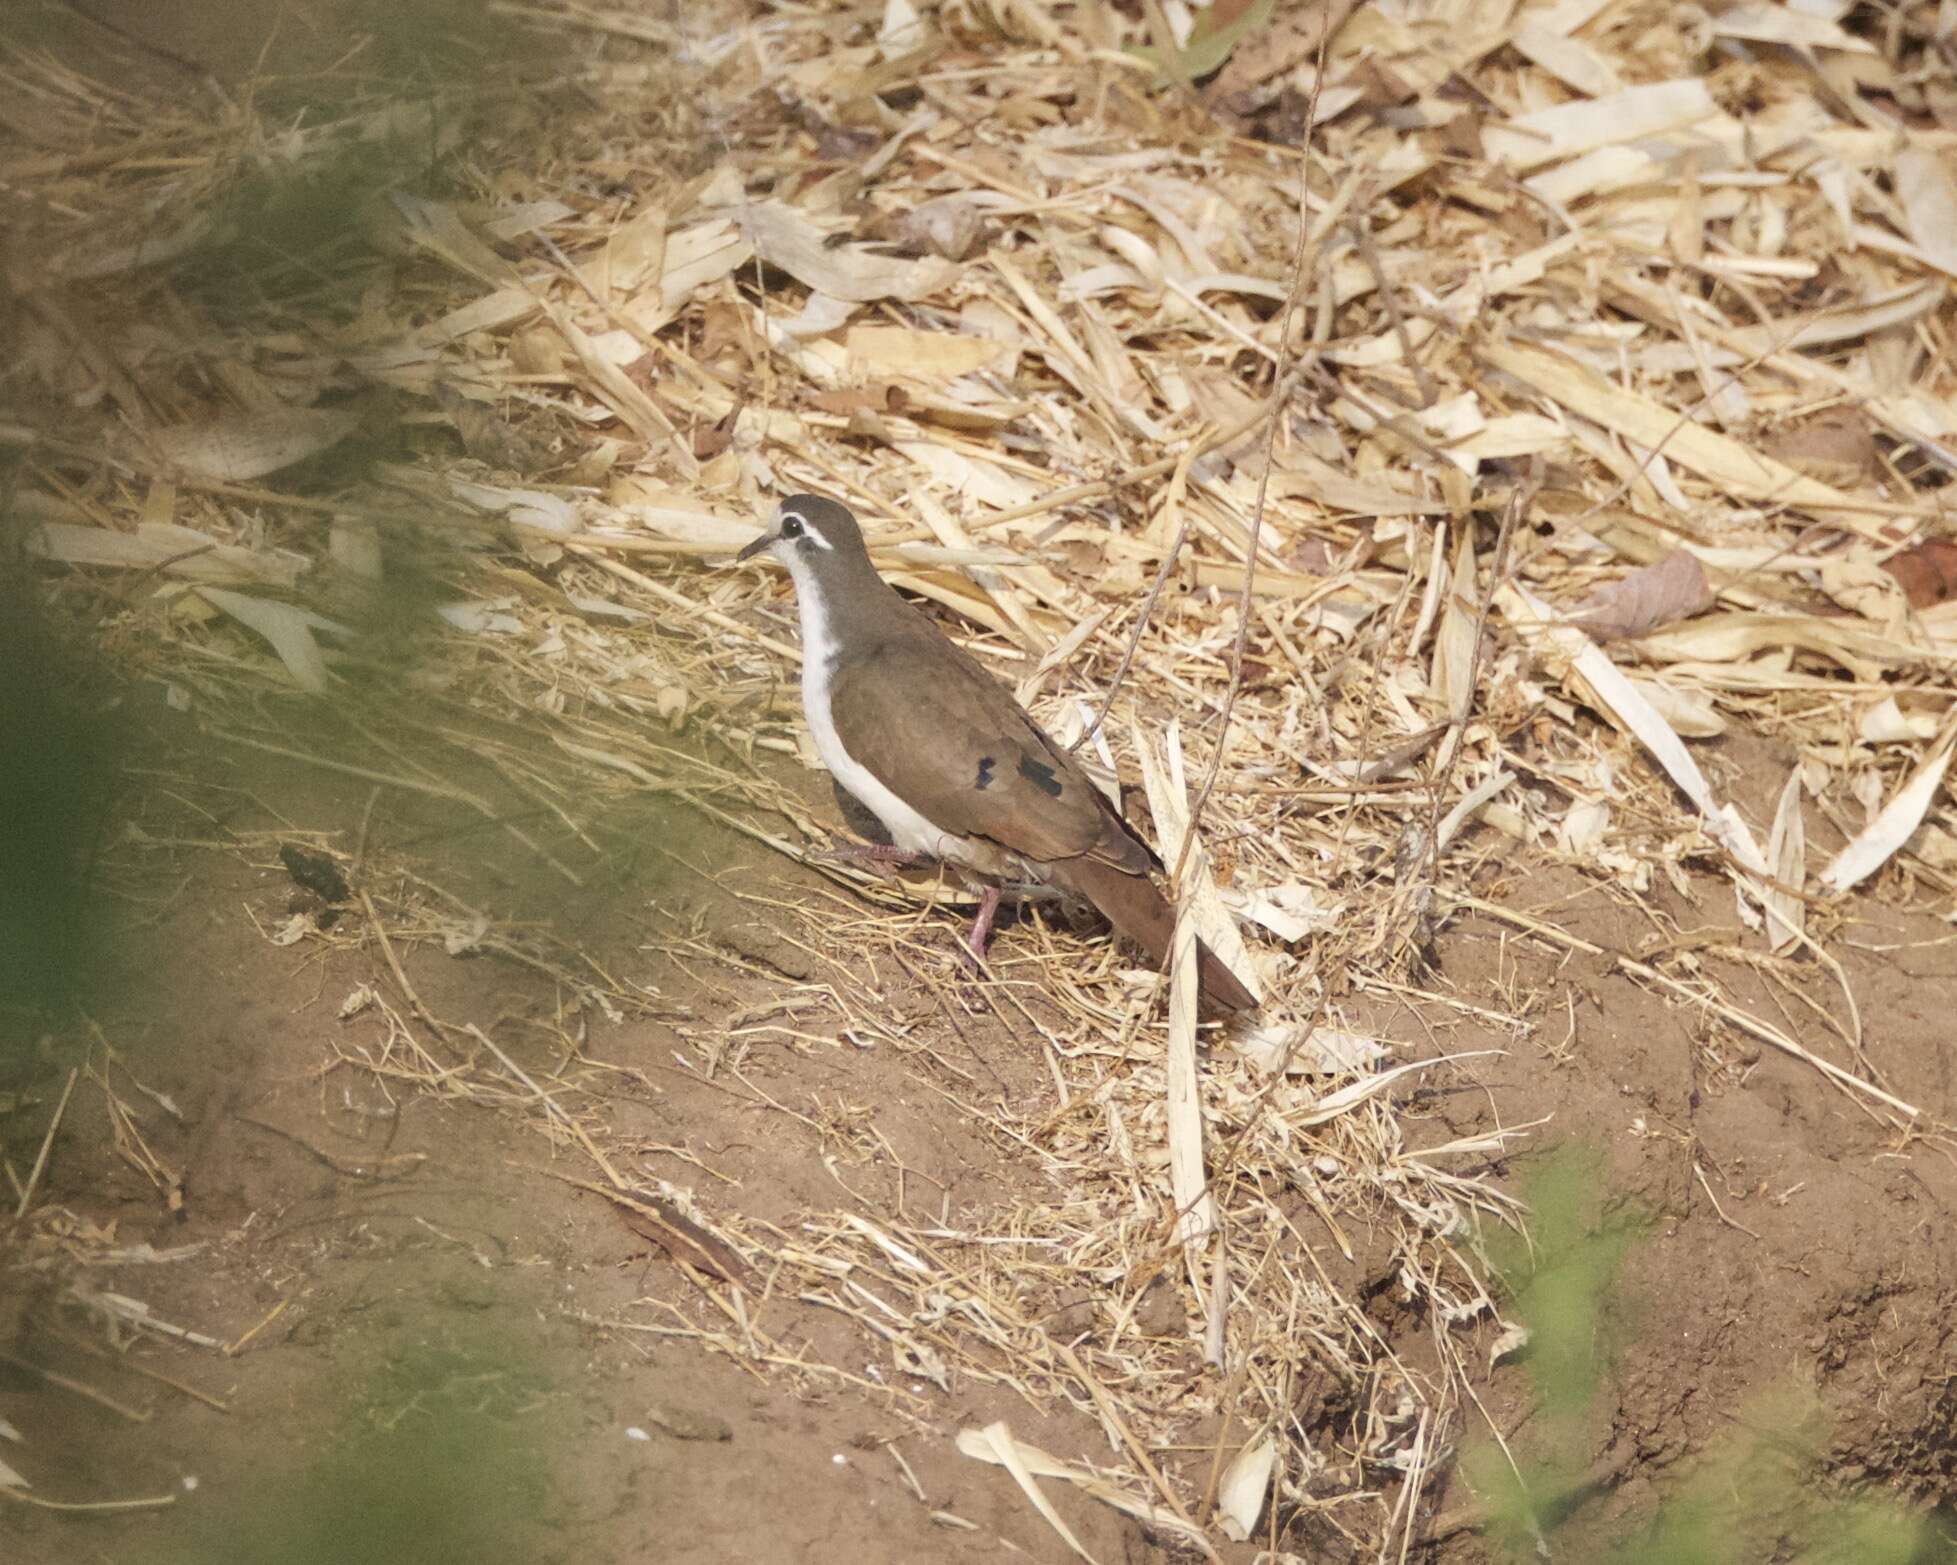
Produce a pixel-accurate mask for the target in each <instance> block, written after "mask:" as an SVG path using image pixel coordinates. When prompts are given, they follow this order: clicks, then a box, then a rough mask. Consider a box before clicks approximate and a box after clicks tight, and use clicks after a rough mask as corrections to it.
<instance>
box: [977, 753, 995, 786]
mask: <svg viewBox="0 0 1957 1565" xmlns="http://www.w3.org/2000/svg"><path fill="white" fill-rule="evenodd" d="M991 785H992V757H991V756H989V755H981V756H980V757H979V769H978V780H977V781H976V782H974V783H973V784H972V786H973V787H974V788H978V789H985V788H989V787H991Z"/></svg>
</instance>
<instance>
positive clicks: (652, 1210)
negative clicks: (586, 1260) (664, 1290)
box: [578, 1181, 748, 1284]
mask: <svg viewBox="0 0 1957 1565" xmlns="http://www.w3.org/2000/svg"><path fill="white" fill-rule="evenodd" d="M578 1186H579V1188H580V1189H583V1190H590V1191H593V1192H595V1193H596V1194H598V1195H602V1196H603V1197H605V1199H606V1200H608V1201H610V1202H611V1203H612V1205H613V1206H615V1207H617V1208H618V1215H619V1217H620V1218H621V1219H622V1220H623V1221H624V1223H625V1226H626V1227H627V1228H630V1229H631V1230H632V1231H633V1232H634V1233H635V1234H637V1235H639V1237H640V1238H642V1239H649V1240H651V1241H652V1242H653V1243H654V1244H656V1245H658V1246H659V1248H660V1249H662V1250H664V1251H665V1252H666V1253H667V1254H668V1255H670V1256H671V1257H672V1258H673V1259H674V1260H676V1261H684V1262H685V1263H686V1264H687V1265H688V1266H691V1267H692V1268H693V1269H694V1270H695V1271H700V1272H705V1273H706V1274H707V1275H708V1276H709V1277H718V1278H719V1279H720V1280H721V1281H722V1282H731V1283H741V1284H745V1283H746V1281H747V1277H748V1269H747V1264H746V1263H745V1262H744V1261H743V1260H742V1259H741V1258H740V1257H739V1256H738V1255H736V1254H735V1253H734V1252H733V1250H732V1249H731V1248H729V1247H728V1246H727V1245H726V1244H725V1243H723V1242H722V1241H721V1240H719V1239H716V1238H715V1237H714V1236H713V1235H712V1234H710V1233H708V1232H707V1231H706V1229H704V1228H702V1227H701V1226H700V1225H699V1224H698V1223H696V1222H694V1221H693V1219H692V1218H690V1217H688V1216H686V1214H685V1213H683V1212H681V1211H680V1209H679V1208H678V1207H677V1206H676V1205H674V1203H673V1202H671V1201H668V1200H667V1199H666V1198H665V1197H664V1196H660V1195H655V1194H653V1193H652V1192H651V1191H649V1190H634V1191H630V1192H627V1191H623V1190H607V1189H604V1188H602V1187H600V1186H598V1185H592V1184H585V1183H584V1182H583V1181H579V1182H578Z"/></svg>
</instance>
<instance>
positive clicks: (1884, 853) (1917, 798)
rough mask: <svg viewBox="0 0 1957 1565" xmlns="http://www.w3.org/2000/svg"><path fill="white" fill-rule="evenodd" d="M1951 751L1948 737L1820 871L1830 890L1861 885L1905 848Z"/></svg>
mask: <svg viewBox="0 0 1957 1565" xmlns="http://www.w3.org/2000/svg"><path fill="white" fill-rule="evenodd" d="M1951 754H1952V742H1951V740H1949V739H1946V740H1945V741H1944V742H1943V744H1942V745H1940V746H1939V747H1938V748H1937V751H1936V753H1935V754H1933V755H1932V756H1931V757H1930V758H1929V759H1928V760H1927V761H1925V762H1924V763H1923V764H1922V765H1921V766H1919V767H1918V768H1917V769H1916V774H1915V775H1914V776H1913V777H1911V778H1910V780H1909V781H1908V782H1906V783H1905V784H1903V786H1902V787H1901V788H1900V789H1898V790H1897V793H1896V796H1895V798H1893V799H1891V800H1890V801H1889V802H1888V803H1887V804H1885V805H1884V806H1883V807H1882V810H1881V811H1880V813H1878V814H1877V816H1876V818H1875V819H1874V820H1872V821H1870V822H1869V824H1868V825H1867V826H1865V827H1863V829H1862V830H1861V831H1859V832H1857V833H1856V835H1855V840H1854V841H1853V842H1851V843H1849V845H1848V846H1847V847H1845V848H1843V849H1842V850H1841V852H1840V853H1839V854H1837V855H1836V856H1835V861H1834V863H1832V864H1830V865H1829V866H1828V867H1827V868H1826V869H1825V870H1823V871H1822V872H1821V883H1822V884H1823V885H1824V886H1826V887H1827V888H1828V889H1829V890H1830V891H1847V890H1849V889H1850V888H1852V887H1854V886H1859V885H1860V884H1861V883H1862V882H1863V881H1865V880H1867V879H1868V878H1869V876H1871V875H1873V874H1874V873H1875V872H1876V871H1877V870H1879V869H1881V868H1882V866H1883V865H1885V864H1887V863H1888V862H1889V860H1890V859H1891V858H1893V857H1894V856H1895V855H1896V854H1897V853H1899V852H1901V851H1902V848H1903V845H1904V844H1905V843H1907V842H1908V841H1909V839H1910V837H1911V836H1912V835H1914V833H1915V831H1916V828H1917V827H1918V826H1920V825H1922V824H1923V817H1924V816H1925V815H1926V814H1928V813H1929V809H1930V804H1931V801H1932V800H1934V799H1935V798H1936V796H1937V787H1938V785H1939V784H1940V783H1942V781H1943V774H1944V773H1945V772H1947V771H1948V770H1949V769H1950V757H1951Z"/></svg>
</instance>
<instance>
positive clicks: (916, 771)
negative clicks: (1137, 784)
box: [829, 622, 1151, 872]
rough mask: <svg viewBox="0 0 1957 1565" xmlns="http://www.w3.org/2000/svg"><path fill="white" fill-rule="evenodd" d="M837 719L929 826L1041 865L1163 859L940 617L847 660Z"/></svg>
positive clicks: (862, 756)
mask: <svg viewBox="0 0 1957 1565" xmlns="http://www.w3.org/2000/svg"><path fill="white" fill-rule="evenodd" d="M829 702H830V715H831V717H832V719H833V720H834V722H835V724H836V731H837V733H838V735H839V736H840V737H841V738H842V741H843V744H844V745H845V746H846V747H847V749H848V750H849V753H850V755H851V756H852V757H853V758H854V759H855V760H856V761H858V762H859V763H861V764H862V765H863V766H865V767H867V768H868V769H869V771H870V772H871V773H872V774H873V775H874V776H875V777H876V779H877V780H878V781H879V782H881V783H882V784H883V785H884V786H885V787H886V788H888V789H889V790H890V791H891V792H892V793H894V794H896V795H897V796H898V797H899V798H900V799H903V800H905V801H906V802H907V803H909V804H910V805H911V806H912V807H913V808H914V809H916V810H917V811H918V813H919V814H921V815H923V816H924V817H925V818H926V819H927V820H930V821H932V822H933V823H934V824H936V825H938V826H941V827H943V828H944V829H945V830H946V831H950V832H956V833H957V834H958V835H960V836H965V837H984V838H986V839H988V840H989V841H992V842H995V843H997V844H998V845H999V846H1000V847H1002V848H1004V849H1006V850H1007V851H1008V852H1010V853H1014V854H1017V855H1018V856H1020V857H1021V858H1025V859H1029V860H1032V861H1035V862H1038V863H1049V862H1051V861H1053V860H1055V859H1071V858H1079V857H1081V856H1082V855H1086V854H1092V855H1093V856H1094V857H1096V858H1099V859H1105V860H1107V861H1109V862H1111V863H1115V864H1119V865H1121V866H1122V867H1123V868H1127V869H1132V870H1134V871H1136V872H1145V871H1146V870H1147V869H1148V868H1149V865H1150V862H1151V855H1150V854H1149V851H1148V849H1147V848H1146V847H1144V846H1143V844H1142V843H1141V841H1140V840H1139V839H1138V838H1136V837H1135V836H1134V835H1133V833H1132V832H1130V831H1129V830H1128V827H1127V823H1126V822H1124V821H1123V820H1122V819H1121V818H1120V816H1118V815H1117V814H1115V812H1114V811H1113V810H1112V809H1111V808H1110V807H1109V805H1108V803H1107V801H1106V799H1104V798H1103V797H1102V795H1101V793H1100V790H1099V789H1097V788H1096V787H1095V786H1094V785H1093V783H1091V782H1089V781H1088V779H1087V775H1086V773H1084V772H1083V771H1082V770H1081V769H1080V767H1079V766H1078V765H1077V764H1076V763H1075V762H1074V760H1073V759H1072V758H1071V757H1070V756H1068V755H1067V753H1066V752H1065V751H1064V750H1062V749H1061V748H1060V747H1059V746H1058V745H1056V744H1054V743H1053V742H1052V741H1051V740H1050V739H1048V738H1047V736H1046V735H1045V734H1044V733H1042V732H1041V731H1040V729H1039V727H1038V725H1037V724H1035V723H1034V722H1033V720H1032V719H1031V718H1030V717H1028V716H1027V715H1026V713H1025V711H1024V710H1023V709H1022V708H1021V707H1020V705H1019V703H1018V702H1017V701H1015V700H1014V699H1013V698H1012V692H1011V691H1009V690H1007V689H1006V687H1005V686H1003V685H1001V684H1000V683H999V682H998V681H997V680H995V679H993V678H992V676H991V675H989V674H987V673H986V672H985V670H984V669H982V668H980V667H979V666H978V665H977V664H976V663H974V662H972V661H971V659H970V658H968V657H967V656H966V655H965V654H964V653H963V652H962V651H960V650H959V649H958V648H957V647H955V646H953V645H952V644H951V643H950V642H948V641H946V640H945V639H944V638H943V637H942V636H941V635H940V634H939V633H938V631H937V630H936V628H935V627H933V626H930V625H929V624H928V622H925V623H923V624H922V625H921V629H920V630H918V631H916V632H911V633H908V634H898V635H894V636H892V637H890V638H888V639H886V640H883V641H881V642H880V643H878V644H877V645H875V646H871V647H867V648H864V649H863V650H862V651H861V652H860V653H858V654H856V655H854V656H851V657H847V658H845V659H844V660H843V661H842V662H841V663H840V664H839V665H838V666H837V668H836V670H835V673H834V675H833V676H832V683H831V685H830V695H829Z"/></svg>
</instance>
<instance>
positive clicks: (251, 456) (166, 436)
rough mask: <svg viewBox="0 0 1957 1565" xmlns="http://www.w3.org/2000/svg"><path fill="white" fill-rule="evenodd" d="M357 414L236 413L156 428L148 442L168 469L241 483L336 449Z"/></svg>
mask: <svg viewBox="0 0 1957 1565" xmlns="http://www.w3.org/2000/svg"><path fill="white" fill-rule="evenodd" d="M359 427H360V416H359V415H358V414H356V413H343V412H339V411H337V410H335V409H330V408H282V409H279V410H277V411H275V412H269V413H237V414H232V415H229V416H227V417H224V418H218V419H212V420H210V421H209V422H207V423H201V424H179V425H177V426H176V427H175V428H172V429H159V430H155V431H153V432H152V433H151V435H150V439H151V441H152V443H153V444H154V445H155V446H156V450H157V454H158V455H159V456H161V457H162V458H163V460H164V461H166V462H168V463H169V464H170V465H171V466H172V467H175V468H177V469H178V470H180V471H181V472H184V473H188V474H190V475H191V476H192V477H195V478H206V479H211V480H213V481H214V482H217V483H225V484H237V483H245V482H248V481H249V480H251V479H254V478H263V477H264V476H265V475H266V474H267V473H276V472H279V471H280V470H281V469H284V468H288V467H291V466H292V465H293V464H294V463H297V462H303V461H305V460H306V459H307V458H308V457H313V456H318V455H319V453H320V452H322V451H325V450H328V449H330V448H331V447H333V446H336V445H338V444H339V443H340V442H341V441H342V440H344V439H346V437H347V436H348V435H350V434H352V433H353V432H354V430H356V429H358V428H359Z"/></svg>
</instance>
